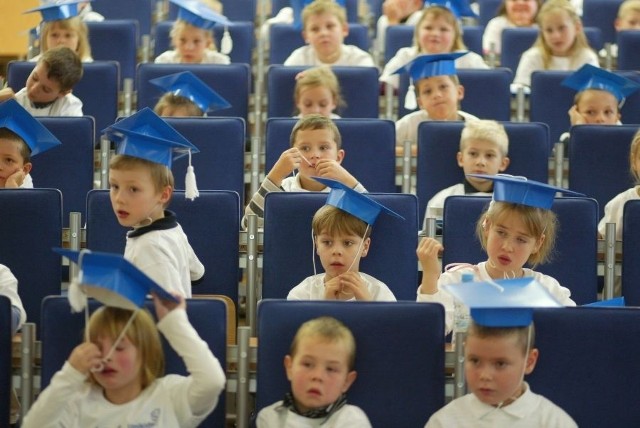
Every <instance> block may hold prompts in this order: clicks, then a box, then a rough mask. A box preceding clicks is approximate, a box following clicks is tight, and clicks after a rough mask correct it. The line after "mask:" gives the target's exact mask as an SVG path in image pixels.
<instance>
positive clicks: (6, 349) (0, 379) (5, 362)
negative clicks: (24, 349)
mask: <svg viewBox="0 0 640 428" xmlns="http://www.w3.org/2000/svg"><path fill="white" fill-rule="evenodd" d="M0 325H2V326H3V327H2V329H0V424H1V425H2V426H6V427H8V426H9V420H10V414H11V385H12V383H13V379H12V374H11V367H12V365H13V356H12V352H11V301H10V300H9V298H8V297H6V296H0Z"/></svg>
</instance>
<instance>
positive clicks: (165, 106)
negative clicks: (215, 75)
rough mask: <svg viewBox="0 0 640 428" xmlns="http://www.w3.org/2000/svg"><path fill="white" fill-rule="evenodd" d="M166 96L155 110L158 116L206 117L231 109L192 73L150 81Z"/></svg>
mask: <svg viewBox="0 0 640 428" xmlns="http://www.w3.org/2000/svg"><path fill="white" fill-rule="evenodd" d="M149 83H151V84H153V85H155V86H157V87H158V88H160V89H161V90H162V91H164V92H165V94H164V95H163V96H162V97H161V98H160V100H159V101H158V103H157V104H156V105H155V107H154V108H153V111H154V112H155V113H156V114H157V115H158V116H164V117H167V116H172V117H189V116H206V114H207V112H209V111H214V110H222V109H225V108H229V107H231V104H229V102H228V101H227V100H225V99H224V98H222V97H221V96H220V94H218V93H217V92H216V91H214V90H213V89H211V88H210V87H209V86H208V85H207V84H206V83H204V82H203V81H202V80H200V79H199V78H198V76H196V75H195V74H193V73H192V72H190V71H183V72H180V73H174V74H169V75H167V76H162V77H157V78H155V79H151V80H149Z"/></svg>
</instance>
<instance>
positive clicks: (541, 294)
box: [442, 278, 562, 327]
mask: <svg viewBox="0 0 640 428" xmlns="http://www.w3.org/2000/svg"><path fill="white" fill-rule="evenodd" d="M442 287H443V289H444V290H446V291H447V292H448V293H450V294H451V295H452V296H453V297H454V298H455V299H457V300H459V301H461V302H462V303H464V304H465V305H466V306H468V307H469V308H470V309H471V318H472V319H473V321H474V322H475V323H476V324H478V325H483V326H486V327H526V326H528V325H529V324H531V322H532V321H533V309H534V308H557V307H562V305H561V304H560V303H559V302H558V301H557V300H556V299H555V298H554V297H553V296H552V295H551V294H550V293H549V291H547V289H546V288H544V287H543V286H542V285H540V283H539V282H537V281H536V280H534V279H533V278H518V279H504V280H497V281H493V282H492V283H490V282H462V283H460V284H446V285H443V286H442Z"/></svg>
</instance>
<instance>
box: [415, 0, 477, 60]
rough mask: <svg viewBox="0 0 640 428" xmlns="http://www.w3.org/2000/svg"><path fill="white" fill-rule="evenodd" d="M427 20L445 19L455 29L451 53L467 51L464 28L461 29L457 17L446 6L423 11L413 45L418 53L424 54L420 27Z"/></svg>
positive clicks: (431, 7) (430, 7)
mask: <svg viewBox="0 0 640 428" xmlns="http://www.w3.org/2000/svg"><path fill="white" fill-rule="evenodd" d="M427 18H433V19H438V18H443V19H444V20H445V21H446V23H447V24H449V25H451V26H452V27H453V46H451V52H454V51H464V50H467V46H466V45H465V44H464V40H462V28H461V27H460V23H459V22H458V19H457V18H456V16H455V15H454V14H453V12H451V10H450V9H449V8H447V7H444V6H438V5H432V6H429V7H426V8H425V9H424V10H423V11H422V15H421V16H420V20H419V21H418V23H417V24H416V29H415V31H414V32H413V45H414V46H416V47H417V48H418V52H421V53H422V48H420V42H419V36H418V32H419V31H420V26H421V25H422V22H423V21H425V20H426V19H427Z"/></svg>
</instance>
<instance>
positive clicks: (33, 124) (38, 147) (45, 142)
mask: <svg viewBox="0 0 640 428" xmlns="http://www.w3.org/2000/svg"><path fill="white" fill-rule="evenodd" d="M0 128H7V129H9V130H11V131H12V132H15V133H16V134H17V135H18V136H19V137H20V138H22V139H23V140H24V142H25V144H26V145H27V146H29V149H31V156H36V155H38V154H40V153H42V152H46V151H47V150H49V149H52V148H54V147H56V146H59V145H61V144H62V143H61V142H60V140H58V139H57V138H56V137H55V136H54V135H53V134H52V133H51V132H50V131H49V130H48V129H47V128H45V127H44V125H42V124H41V123H40V122H39V121H38V120H37V119H35V118H34V117H33V116H31V114H30V113H29V112H28V111H27V110H25V108H24V107H22V106H21V105H20V103H18V102H17V101H16V100H15V99H10V100H7V101H5V102H3V103H1V104H0Z"/></svg>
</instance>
